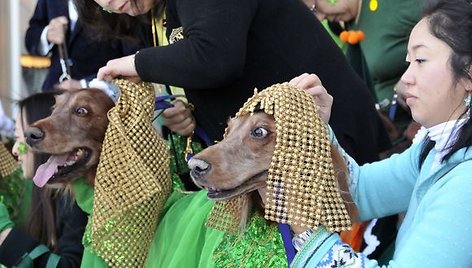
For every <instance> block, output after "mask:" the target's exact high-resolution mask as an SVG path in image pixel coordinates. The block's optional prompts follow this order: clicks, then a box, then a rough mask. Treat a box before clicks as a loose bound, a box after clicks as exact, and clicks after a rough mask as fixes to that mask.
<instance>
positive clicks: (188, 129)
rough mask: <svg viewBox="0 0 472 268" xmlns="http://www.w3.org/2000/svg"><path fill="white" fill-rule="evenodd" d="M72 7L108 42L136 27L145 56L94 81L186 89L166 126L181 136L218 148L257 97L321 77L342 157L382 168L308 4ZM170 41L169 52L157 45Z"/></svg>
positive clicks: (351, 90)
mask: <svg viewBox="0 0 472 268" xmlns="http://www.w3.org/2000/svg"><path fill="white" fill-rule="evenodd" d="M76 3H77V7H78V11H79V18H80V19H81V21H82V22H83V23H85V24H87V25H90V26H91V27H95V28H96V29H97V31H99V34H101V35H102V36H103V37H104V38H106V37H107V36H128V35H129V32H130V31H131V30H132V29H136V28H137V26H140V27H141V29H143V31H141V32H142V33H143V35H142V36H141V40H143V41H145V42H146V40H147V42H148V43H147V46H148V48H145V49H141V50H139V52H138V53H137V54H136V55H132V56H127V57H122V58H118V59H114V60H111V61H109V62H108V63H107V65H106V66H105V67H103V68H101V69H100V70H99V72H98V74H97V78H99V79H105V80H111V79H113V78H115V77H123V78H127V79H132V80H143V81H147V82H154V83H159V84H166V85H173V86H179V87H183V88H184V90H185V95H186V97H187V99H188V101H189V102H190V103H191V104H192V105H183V104H180V105H176V107H174V108H170V109H167V110H166V111H165V112H164V113H163V115H164V117H165V118H166V121H165V123H166V125H167V126H168V127H169V128H170V129H171V130H173V131H176V132H177V133H179V134H181V135H190V134H191V133H192V131H193V130H194V127H195V126H196V125H199V126H200V127H201V128H202V129H203V130H204V131H205V133H206V134H207V136H208V139H209V140H210V141H217V140H221V139H222V136H223V132H224V128H225V126H226V120H227V119H228V118H229V117H230V116H231V115H233V114H235V113H236V111H237V110H238V108H239V107H240V106H241V105H242V104H243V103H244V101H245V100H246V99H247V98H249V97H250V96H251V95H252V91H253V89H254V88H259V89H262V88H266V87H268V86H270V85H272V84H275V83H280V82H284V81H288V80H290V79H291V78H293V77H295V76H297V75H300V74H301V73H306V72H309V73H316V74H317V75H318V76H319V77H320V78H321V79H322V81H323V83H324V84H326V87H327V88H330V91H331V92H330V93H332V94H333V95H334V96H335V97H336V99H337V101H336V102H335V103H334V107H333V116H332V122H331V123H332V125H333V129H334V130H335V132H336V133H337V135H338V136H339V140H340V142H341V144H343V145H344V146H346V148H348V149H346V150H348V151H350V152H351V153H352V154H353V155H355V157H356V159H357V160H358V161H360V162H363V163H364V162H369V161H374V160H375V159H377V158H378V153H379V152H380V151H381V150H382V149H383V147H386V146H388V145H386V143H388V137H386V134H385V131H384V129H383V127H382V126H381V123H380V120H379V118H378V116H377V114H376V111H375V107H374V103H373V98H372V96H371V95H370V93H369V91H368V89H367V88H366V86H365V84H364V83H363V82H362V81H361V80H360V79H359V78H358V77H357V76H356V74H355V73H354V72H353V71H352V69H351V68H350V66H349V65H348V64H347V62H346V60H345V58H344V57H343V55H342V53H341V51H340V50H339V48H338V47H337V46H336V44H335V43H334V42H333V41H332V40H331V38H330V37H329V35H328V34H327V33H326V31H325V30H324V29H323V27H322V25H321V24H320V23H319V22H318V21H317V20H316V19H315V17H313V15H312V14H311V13H310V12H309V10H307V9H306V8H305V7H304V5H303V3H302V2H297V1H292V0H283V1H278V2H277V3H276V4H274V2H273V1H269V0H258V1H255V2H254V1H243V2H241V1H233V0H231V1H225V2H221V1H216V0H205V1H203V2H202V1H197V2H195V1H183V2H179V3H178V4H177V1H174V0H171V1H166V2H165V3H164V1H160V0H157V1H154V0H136V1H135V0H132V1H121V0H120V1H113V2H109V1H101V0H97V1H96V2H95V1H92V0H78V1H76ZM104 9H105V10H108V11H110V12H112V13H109V12H107V11H104ZM164 9H165V12H164V11H163V10H164ZM257 10H263V12H256V11H257ZM279 14H282V16H279ZM235 22H237V23H235ZM269 25H272V26H270V27H269ZM300 25H304V27H300ZM131 26H132V27H131ZM274 28H275V29H280V31H274ZM280 33H283V35H280ZM164 34H166V37H167V38H168V39H169V40H168V41H169V45H165V44H166V42H159V40H162V39H164V38H165V37H164ZM192 107H193V108H194V110H193V111H192V109H191V108H192Z"/></svg>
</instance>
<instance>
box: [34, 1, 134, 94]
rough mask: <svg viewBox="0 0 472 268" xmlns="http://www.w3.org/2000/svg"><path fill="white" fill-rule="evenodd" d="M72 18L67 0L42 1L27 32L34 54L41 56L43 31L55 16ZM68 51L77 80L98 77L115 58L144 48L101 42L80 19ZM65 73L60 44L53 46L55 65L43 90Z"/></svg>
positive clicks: (73, 73)
mask: <svg viewBox="0 0 472 268" xmlns="http://www.w3.org/2000/svg"><path fill="white" fill-rule="evenodd" d="M59 16H65V17H66V18H68V17H69V11H68V1H67V0H59V1H58V0H38V2H37V4H36V9H35V11H34V14H33V16H32V17H31V19H30V22H29V28H28V30H27V31H26V36H25V46H26V48H27V50H28V52H29V53H30V54H31V55H40V51H39V45H40V43H41V42H40V37H41V33H42V31H43V29H44V27H46V26H47V25H48V24H49V21H50V20H51V19H53V18H56V17H59ZM66 40H67V50H68V54H69V58H70V61H71V63H72V66H71V76H72V78H73V79H77V80H80V79H82V78H87V79H91V78H93V77H95V76H96V74H97V72H98V69H99V68H100V67H103V66H105V65H106V63H107V62H108V61H109V60H111V59H115V58H119V57H123V56H127V55H130V54H134V53H135V52H136V51H137V50H138V49H139V48H140V47H142V46H140V45H138V44H125V43H124V42H120V41H118V40H108V41H106V42H99V41H97V40H95V39H94V38H93V33H92V32H91V31H90V30H89V29H85V28H84V27H83V25H81V23H80V20H78V21H77V23H76V26H75V28H74V31H72V32H71V31H70V27H69V31H68V32H67V36H66ZM61 74H62V69H61V65H60V62H59V50H58V48H57V46H54V47H53V48H52V54H51V66H50V68H49V72H48V74H47V76H46V78H45V81H44V83H43V86H42V89H43V90H50V89H52V87H53V85H54V84H56V83H58V82H59V77H60V76H61Z"/></svg>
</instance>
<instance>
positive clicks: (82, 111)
mask: <svg viewBox="0 0 472 268" xmlns="http://www.w3.org/2000/svg"><path fill="white" fill-rule="evenodd" d="M75 113H76V114H78V115H86V114H88V111H87V109H85V108H84V107H77V108H75Z"/></svg>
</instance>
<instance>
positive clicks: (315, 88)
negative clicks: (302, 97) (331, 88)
mask: <svg viewBox="0 0 472 268" xmlns="http://www.w3.org/2000/svg"><path fill="white" fill-rule="evenodd" d="M289 84H290V85H292V86H295V87H298V88H301V89H303V90H305V91H306V92H307V93H308V94H310V95H311V96H312V97H313V102H314V103H315V104H316V106H317V108H318V113H319V115H320V117H321V120H323V122H325V123H326V124H328V122H329V118H330V116H331V106H332V105H333V96H331V95H329V94H328V92H327V91H326V89H325V88H324V87H323V84H322V83H321V80H320V78H319V77H318V76H317V75H315V74H307V73H304V74H302V75H300V76H297V77H295V78H293V79H292V80H290V82H289Z"/></svg>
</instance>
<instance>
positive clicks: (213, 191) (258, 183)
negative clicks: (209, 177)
mask: <svg viewBox="0 0 472 268" xmlns="http://www.w3.org/2000/svg"><path fill="white" fill-rule="evenodd" d="M263 176H267V170H263V171H261V172H259V173H257V174H256V175H254V176H252V177H250V178H249V179H247V180H246V181H245V182H244V183H243V184H241V185H239V186H238V187H236V188H233V189H227V190H221V189H217V188H215V187H204V188H205V189H206V190H208V194H207V197H208V199H210V200H212V201H225V200H228V199H231V198H233V197H236V196H239V195H242V194H245V193H249V192H252V191H254V190H256V189H259V188H261V187H264V186H265V183H266V182H265V179H264V180H258V178H260V177H263Z"/></svg>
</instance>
